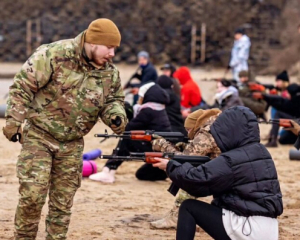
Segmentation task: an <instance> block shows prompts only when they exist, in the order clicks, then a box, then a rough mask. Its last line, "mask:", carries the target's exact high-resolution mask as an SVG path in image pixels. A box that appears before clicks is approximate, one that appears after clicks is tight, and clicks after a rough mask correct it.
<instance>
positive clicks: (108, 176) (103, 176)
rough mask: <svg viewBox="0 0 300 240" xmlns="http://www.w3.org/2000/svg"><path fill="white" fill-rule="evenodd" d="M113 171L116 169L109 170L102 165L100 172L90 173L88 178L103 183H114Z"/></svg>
mask: <svg viewBox="0 0 300 240" xmlns="http://www.w3.org/2000/svg"><path fill="white" fill-rule="evenodd" d="M115 172H116V170H110V169H109V168H108V167H104V168H103V170H102V172H98V173H95V174H92V175H90V176H89V179H91V180H93V181H98V182H103V183H114V182H115Z"/></svg>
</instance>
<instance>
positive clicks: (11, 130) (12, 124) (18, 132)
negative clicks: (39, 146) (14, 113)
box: [2, 118, 23, 144]
mask: <svg viewBox="0 0 300 240" xmlns="http://www.w3.org/2000/svg"><path fill="white" fill-rule="evenodd" d="M2 131H3V134H4V136H5V137H6V138H7V139H8V140H9V141H12V142H17V141H19V142H20V143H21V144H23V130H22V124H21V123H20V122H18V121H15V120H14V119H13V118H8V119H7V120H6V125H5V126H4V127H3V129H2Z"/></svg>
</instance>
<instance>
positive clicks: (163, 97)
mask: <svg viewBox="0 0 300 240" xmlns="http://www.w3.org/2000/svg"><path fill="white" fill-rule="evenodd" d="M169 101H170V98H169V94H168V93H167V92H166V91H165V90H164V89H162V88H161V87H160V86H159V85H157V84H155V85H153V86H152V87H150V88H149V89H148V90H147V92H146V93H145V95H144V100H143V104H144V103H147V102H155V103H161V104H168V103H169Z"/></svg>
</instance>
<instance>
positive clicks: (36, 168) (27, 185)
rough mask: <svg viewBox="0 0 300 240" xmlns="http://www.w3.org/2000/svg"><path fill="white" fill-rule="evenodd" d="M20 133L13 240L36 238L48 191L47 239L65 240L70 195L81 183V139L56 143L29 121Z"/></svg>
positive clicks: (71, 195)
mask: <svg viewBox="0 0 300 240" xmlns="http://www.w3.org/2000/svg"><path fill="white" fill-rule="evenodd" d="M23 136H24V143H23V146H22V150H21V154H20V155H19V159H18V162H17V176H18V178H19V183H20V188H19V193H20V196H19V204H18V207H17V210H16V215H15V240H32V239H36V235H37V231H38V224H39V221H40V217H41V211H42V207H43V205H44V204H45V201H46V197H47V193H48V192H49V212H48V215H47V217H46V232H47V236H46V239H47V240H50V239H51V240H54V239H66V234H67V231H68V226H69V223H70V218H71V207H72V205H73V198H74V195H75V193H76V190H77V189H78V188H79V187H80V183H81V171H82V160H81V155H82V151H83V139H79V140H74V141H71V142H58V141H57V140H55V139H54V138H53V137H52V136H51V135H49V134H48V133H47V132H44V131H43V130H40V129H38V128H36V127H35V126H33V125H30V124H29V123H27V124H26V125H25V127H24V135H23Z"/></svg>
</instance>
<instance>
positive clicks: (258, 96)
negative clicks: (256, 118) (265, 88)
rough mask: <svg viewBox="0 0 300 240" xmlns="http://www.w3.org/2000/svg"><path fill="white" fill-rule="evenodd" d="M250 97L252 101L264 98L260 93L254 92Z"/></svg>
mask: <svg viewBox="0 0 300 240" xmlns="http://www.w3.org/2000/svg"><path fill="white" fill-rule="evenodd" d="M252 97H253V98H254V99H263V98H264V96H263V95H262V93H261V92H254V93H252Z"/></svg>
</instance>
